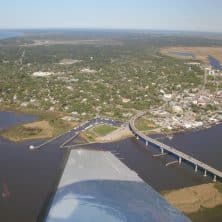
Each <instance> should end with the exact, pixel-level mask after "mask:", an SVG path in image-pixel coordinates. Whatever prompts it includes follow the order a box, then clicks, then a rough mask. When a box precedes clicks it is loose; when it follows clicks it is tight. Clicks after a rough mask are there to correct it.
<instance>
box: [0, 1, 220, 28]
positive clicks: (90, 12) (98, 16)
mask: <svg viewBox="0 0 222 222" xmlns="http://www.w3.org/2000/svg"><path fill="white" fill-rule="evenodd" d="M0 1H1V7H0V28H125V29H162V30H191V31H192V30H196V31H218V32H222V13H221V11H222V0H110V1H106V0H35V1H34V0H0Z"/></svg>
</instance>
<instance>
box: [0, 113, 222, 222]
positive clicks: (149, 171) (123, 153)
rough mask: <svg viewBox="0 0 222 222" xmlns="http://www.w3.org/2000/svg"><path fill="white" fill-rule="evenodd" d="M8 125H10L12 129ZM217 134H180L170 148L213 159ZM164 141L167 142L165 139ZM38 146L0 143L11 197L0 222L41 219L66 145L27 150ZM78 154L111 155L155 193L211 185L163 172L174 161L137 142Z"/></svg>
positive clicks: (0, 168) (1, 172)
mask: <svg viewBox="0 0 222 222" xmlns="http://www.w3.org/2000/svg"><path fill="white" fill-rule="evenodd" d="M2 115H3V113H2V112H0V116H2ZM4 115H5V113H4ZM10 115H13V113H10ZM23 118H24V119H23V121H30V119H26V118H25V117H23ZM28 118H30V117H28ZM3 119H5V118H3ZM11 119H12V118H10V120H11ZM8 120H9V119H8ZM6 122H7V121H6ZM11 125H12V123H10V126H11ZM8 126H9V125H8ZM8 126H7V124H6V123H5V124H4V127H8ZM2 128H3V127H2ZM215 129H216V131H215ZM221 129H222V126H215V127H213V128H211V129H207V130H206V132H209V133H206V132H205V131H204V132H205V134H203V132H202V131H200V132H193V134H192V133H190V134H189V137H186V139H185V138H184V139H181V137H182V136H183V135H184V134H179V135H176V136H175V137H174V139H173V140H171V141H168V142H174V141H177V144H176V145H178V146H179V145H180V144H183V143H184V141H185V142H186V141H187V140H188V141H189V142H190V143H191V144H192V143H194V144H196V145H192V146H189V149H194V147H196V146H197V145H198V147H199V150H200V149H203V150H204V153H206V156H207V155H210V153H213V150H216V149H217V150H218V151H220V147H221V143H220V141H219V139H218V138H220V137H219V136H218V135H219V134H218V133H220V132H221ZM215 133H216V134H215ZM206 134H207V136H206ZM186 135H187V134H186ZM190 136H191V137H190ZM194 137H195V138H196V140H195V138H194ZM201 137H204V138H201ZM176 138H177V139H176ZM191 138H192V139H191ZM162 139H164V140H167V139H166V138H162ZM206 139H207V140H209V143H210V142H213V141H215V140H216V141H218V143H217V144H218V147H216V146H215V143H213V146H211V149H210V150H209V149H208V147H209V146H207V144H206ZM41 142H42V141H30V142H26V143H20V144H15V143H11V142H9V141H7V140H5V139H2V138H1V139H0V181H1V182H0V184H1V187H0V189H2V185H3V184H4V183H6V184H7V187H8V189H9V191H10V196H9V197H7V198H3V197H2V196H1V199H0V209H2V210H1V213H0V221H15V220H18V219H19V220H21V221H24V222H26V221H27V222H32V221H33V222H34V221H36V219H37V217H38V216H39V215H40V213H42V209H43V208H44V207H45V206H46V205H47V204H46V203H47V200H48V198H49V197H50V195H51V194H52V192H53V190H54V189H55V186H56V181H57V179H58V176H60V174H61V167H62V165H63V160H64V157H65V156H66V155H65V154H66V153H67V150H65V149H60V148H59V146H60V145H61V143H62V142H64V141H63V139H62V138H61V139H58V140H55V141H54V142H52V143H50V144H48V145H47V146H45V147H44V148H42V149H39V150H35V151H30V150H29V149H28V146H29V145H30V144H34V145H38V144H41ZM166 142H167V141H166ZM185 145H186V146H185ZM185 145H184V146H185V148H186V149H188V148H187V146H188V145H189V144H187V143H185ZM208 145H209V144H208ZM179 147H181V146H179ZM82 148H84V149H91V150H94V149H95V150H103V151H110V152H112V153H113V154H114V155H115V156H116V157H117V158H118V159H119V160H121V161H122V162H123V163H124V164H126V165H127V166H128V167H129V168H130V169H132V170H134V171H136V173H137V174H138V175H139V176H140V177H141V178H142V179H143V180H144V181H145V182H147V183H148V184H149V185H151V186H152V187H153V188H154V189H156V190H158V191H162V190H170V189H177V188H181V187H188V186H192V185H197V184H202V183H206V182H211V179H210V178H204V177H203V175H202V174H201V172H199V173H197V174H195V173H194V169H192V167H191V166H187V165H185V164H182V165H181V166H178V165H177V164H176V165H172V166H169V167H165V164H166V163H167V162H169V161H171V160H172V157H170V156H164V157H153V154H154V153H158V152H159V150H157V149H154V148H150V149H149V150H145V145H144V144H143V143H142V142H140V141H138V140H136V139H135V138H129V139H125V140H122V141H119V142H114V143H108V144H95V145H90V146H86V147H82ZM197 151H198V150H196V152H197ZM208 151H209V152H208ZM184 152H186V150H184ZM218 156H221V155H220V153H219V154H218V153H217V155H216V158H218ZM212 158H213V157H212ZM212 160H213V159H212ZM216 161H217V160H216ZM1 193H2V190H1ZM45 204H46V205H45Z"/></svg>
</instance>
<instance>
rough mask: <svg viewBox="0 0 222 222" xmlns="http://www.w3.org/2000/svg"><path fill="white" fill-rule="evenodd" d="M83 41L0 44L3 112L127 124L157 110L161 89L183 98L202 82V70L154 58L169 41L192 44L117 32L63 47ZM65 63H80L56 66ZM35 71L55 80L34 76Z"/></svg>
mask: <svg viewBox="0 0 222 222" xmlns="http://www.w3.org/2000/svg"><path fill="white" fill-rule="evenodd" d="M86 35H88V33H78V32H77V33H71V34H70V35H67V36H66V35H62V34H61V36H60V35H56V40H62V41H64V43H63V44H59V45H48V46H43V45H39V46H34V45H29V46H26V45H24V43H32V42H33V41H34V40H44V39H47V40H53V38H55V37H54V36H53V34H52V35H50V34H49V33H48V34H45V35H44V33H41V36H40V35H38V33H35V36H34V35H33V36H28V35H27V36H26V37H22V38H17V39H14V40H13V39H10V40H4V41H0V104H1V107H3V106H7V107H10V108H13V107H16V108H18V107H19V109H21V110H22V109H30V110H39V111H48V110H52V111H55V112H63V113H66V114H71V113H73V112H74V113H76V119H79V120H83V119H89V118H91V117H94V116H95V114H100V115H104V116H108V117H111V118H115V119H121V120H126V119H128V116H130V115H131V114H134V113H135V111H136V110H144V109H149V108H150V107H158V106H160V105H161V104H162V103H163V101H162V100H161V99H160V98H159V92H160V89H164V91H165V92H166V93H169V92H172V91H175V92H180V91H181V92H182V91H183V90H184V89H191V88H195V87H198V86H201V84H202V82H203V71H202V70H201V69H200V68H198V67H194V68H193V69H192V70H189V67H188V66H187V64H186V61H181V60H178V59H175V58H171V57H167V56H162V55H160V54H159V53H158V51H159V49H160V48H161V47H165V46H171V45H172V40H173V42H174V44H181V45H194V43H195V41H196V40H195V38H190V37H189V38H185V37H179V38H178V37H173V36H172V37H171V38H170V37H168V36H166V37H163V36H162V35H160V36H158V35H155V36H152V35H150V34H147V35H140V34H139V33H138V36H137V38H135V36H134V34H130V33H128V34H124V33H121V32H120V33H110V34H109V36H110V38H111V39H112V41H110V42H109V43H107V42H106V41H104V37H103V33H100V34H95V38H96V39H98V40H99V41H97V42H96V43H94V44H84V43H79V44H71V43H68V44H66V43H65V41H67V40H68V41H70V40H73V41H75V40H78V39H79V38H81V39H84V38H85V39H87V38H88V37H87V36H86ZM1 42H2V44H1ZM198 43H199V44H200V45H212V44H218V45H219V44H221V45H222V41H211V40H209V39H208V40H207V39H199V38H198ZM64 59H73V60H78V61H81V62H77V63H74V64H70V65H61V64H59V63H60V61H62V60H64ZM87 69H88V70H90V71H92V70H93V71H95V72H90V71H87ZM84 70H86V71H84ZM37 71H43V72H52V73H53V74H52V75H51V76H47V77H35V76H33V75H32V74H33V73H34V72H37ZM178 85H180V87H178ZM15 86H17V87H15ZM219 87H220V86H219Z"/></svg>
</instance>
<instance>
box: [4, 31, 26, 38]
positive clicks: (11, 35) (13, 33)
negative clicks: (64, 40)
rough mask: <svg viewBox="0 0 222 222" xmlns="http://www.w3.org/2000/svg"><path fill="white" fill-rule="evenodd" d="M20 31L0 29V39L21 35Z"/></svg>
mask: <svg viewBox="0 0 222 222" xmlns="http://www.w3.org/2000/svg"><path fill="white" fill-rule="evenodd" d="M21 35H22V33H21V32H19V31H15V30H13V31H11V30H10V31H9V30H0V40H2V39H7V38H13V37H17V36H21Z"/></svg>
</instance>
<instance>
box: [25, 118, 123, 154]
mask: <svg viewBox="0 0 222 222" xmlns="http://www.w3.org/2000/svg"><path fill="white" fill-rule="evenodd" d="M99 124H106V125H111V126H120V125H121V122H119V121H115V120H112V119H108V118H101V117H97V118H94V119H91V120H89V121H86V122H84V123H82V124H80V125H79V126H76V127H74V128H73V129H71V130H69V131H68V132H65V133H63V134H60V135H58V136H56V137H54V138H52V139H50V140H47V141H45V142H44V143H42V144H40V145H37V146H33V145H30V146H29V148H30V149H31V150H34V149H40V148H43V147H44V146H46V145H47V144H49V143H53V142H58V141H59V142H60V143H61V145H60V148H66V147H67V148H68V147H70V146H68V144H69V143H70V142H71V141H72V140H73V139H74V138H75V137H77V136H78V135H79V134H80V133H81V132H83V131H85V130H87V129H89V128H91V127H93V126H95V125H99Z"/></svg>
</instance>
